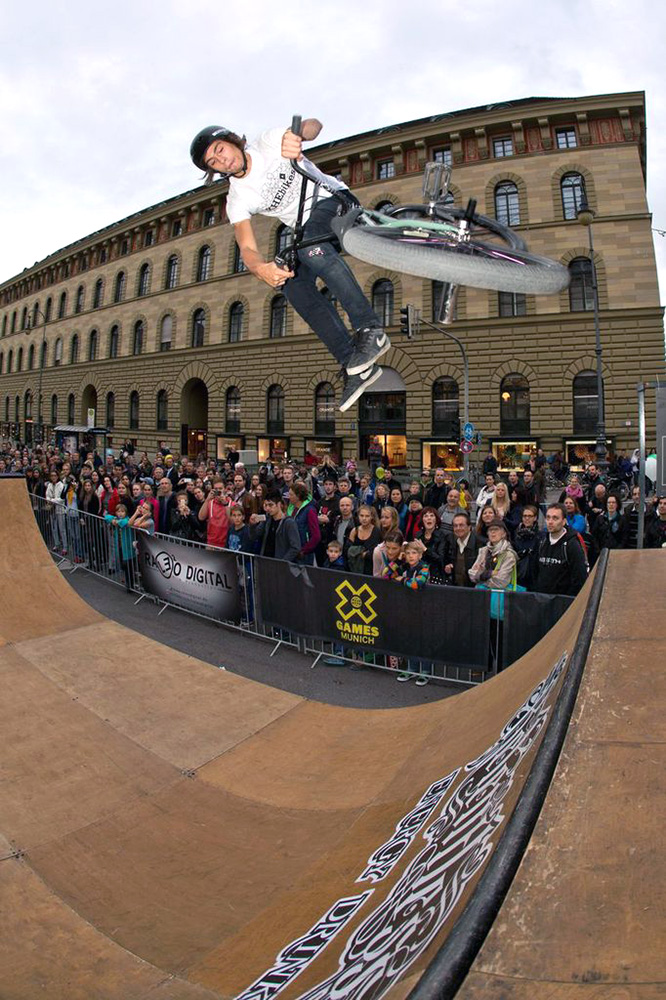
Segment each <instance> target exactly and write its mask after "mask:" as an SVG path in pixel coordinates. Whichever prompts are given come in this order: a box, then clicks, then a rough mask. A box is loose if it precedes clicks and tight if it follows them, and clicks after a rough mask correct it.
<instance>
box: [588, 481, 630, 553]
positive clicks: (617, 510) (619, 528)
mask: <svg viewBox="0 0 666 1000" xmlns="http://www.w3.org/2000/svg"><path fill="white" fill-rule="evenodd" d="M592 537H593V538H594V541H595V542H596V544H597V545H598V547H599V548H600V549H626V548H627V546H628V544H629V522H628V521H627V518H626V517H625V515H624V514H623V513H622V509H621V507H620V500H619V498H618V497H616V496H615V494H614V493H611V494H610V496H609V497H608V500H607V501H606V510H605V511H603V513H601V514H599V516H598V517H597V518H596V519H595V522H594V525H593V527H592Z"/></svg>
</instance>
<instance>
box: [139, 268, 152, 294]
mask: <svg viewBox="0 0 666 1000" xmlns="http://www.w3.org/2000/svg"><path fill="white" fill-rule="evenodd" d="M149 284H150V264H142V265H141V267H140V268H139V281H138V284H137V289H136V294H137V295H138V296H139V298H140V297H141V296H142V295H147V294H148V285H149Z"/></svg>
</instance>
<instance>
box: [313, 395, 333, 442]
mask: <svg viewBox="0 0 666 1000" xmlns="http://www.w3.org/2000/svg"><path fill="white" fill-rule="evenodd" d="M314 432H315V434H319V435H322V436H330V437H333V436H334V435H335V389H334V388H333V386H332V385H331V383H330V382H320V383H319V385H318V386H317V388H316V389H315V419H314Z"/></svg>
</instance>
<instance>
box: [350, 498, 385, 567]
mask: <svg viewBox="0 0 666 1000" xmlns="http://www.w3.org/2000/svg"><path fill="white" fill-rule="evenodd" d="M357 517H358V527H356V528H352V530H351V532H350V533H349V545H348V547H347V553H346V555H347V565H348V566H349V569H350V570H351V571H352V572H353V573H365V574H366V575H367V576H371V575H372V553H373V552H374V550H375V548H376V547H377V546H378V545H379V543H380V542H381V540H382V536H381V532H380V530H379V519H378V518H377V511H376V510H375V509H374V507H369V506H368V505H367V504H362V505H361V506H360V507H359V509H358V515H357Z"/></svg>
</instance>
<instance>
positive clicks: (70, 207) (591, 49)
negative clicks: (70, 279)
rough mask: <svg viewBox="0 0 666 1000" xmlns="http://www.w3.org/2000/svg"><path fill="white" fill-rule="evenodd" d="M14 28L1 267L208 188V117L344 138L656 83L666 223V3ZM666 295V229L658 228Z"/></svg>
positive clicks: (219, 16)
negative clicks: (311, 126) (204, 184)
mask: <svg viewBox="0 0 666 1000" xmlns="http://www.w3.org/2000/svg"><path fill="white" fill-rule="evenodd" d="M3 8H4V9H3V16H2V27H1V29H0V31H1V34H0V120H1V122H2V131H3V136H2V143H1V144H0V181H1V183H2V239H1V240H0V281H4V280H6V279H8V278H10V277H12V276H14V275H16V274H18V273H20V272H21V271H22V270H23V268H25V267H30V266H32V264H33V263H34V262H35V261H38V260H41V259H43V258H44V257H46V256H47V255H48V254H50V253H53V252H54V251H56V250H58V249H60V248H61V247H63V246H66V245H67V244H69V243H72V242H74V241H75V240H77V239H80V238H82V237H84V236H86V235H88V234H89V233H91V232H93V231H94V230H97V229H100V228H102V227H104V226H106V225H109V224H110V223H113V222H115V221H117V220H119V219H122V218H124V217H125V216H127V215H130V214H132V213H133V212H136V211H138V210H140V209H142V208H146V207H148V206H149V205H153V204H155V203H157V202H159V201H161V200H163V199H164V198H170V197H172V196H174V195H177V194H179V193H180V192H182V191H186V190H189V189H191V188H193V187H196V186H197V184H198V182H199V178H200V176H201V175H200V174H199V173H198V172H197V171H196V170H195V169H194V167H193V166H192V164H191V162H190V160H189V155H188V149H189V143H190V141H191V139H192V136H193V134H194V133H195V132H196V131H197V130H198V129H199V128H201V127H202V126H203V125H207V124H210V123H216V124H224V125H228V126H231V127H233V128H235V129H236V130H238V131H241V132H246V133H247V134H248V135H249V136H250V137H251V136H253V135H254V134H256V133H257V132H258V131H259V130H261V129H262V128H265V127H270V126H274V125H277V124H282V123H284V124H285V125H286V124H288V123H289V121H290V120H291V115H292V114H293V113H302V114H303V115H304V116H306V117H307V116H316V117H317V118H319V119H321V120H322V121H323V122H324V131H323V132H322V134H321V137H320V141H321V142H327V141H329V140H332V139H337V138H340V137H342V136H346V135H352V134H354V133H357V132H363V131H365V130H368V129H375V128H379V127H381V126H382V125H387V124H393V123H396V122H402V121H408V120H410V119H414V118H422V117H425V116H427V115H431V114H439V113H442V112H447V111H456V110H460V109H463V108H469V107H474V106H476V105H481V104H488V103H494V102H497V101H505V100H517V99H520V98H524V97H532V96H547V97H566V96H579V95H586V94H603V93H612V92H617V91H630V90H631V91H635V90H645V92H646V100H647V149H648V201H649V205H650V208H651V210H652V212H653V215H654V221H653V226H654V227H655V228H656V229H662V230H664V231H666V179H665V178H664V169H663V168H664V162H665V160H666V87H665V86H664V79H665V77H666V73H665V67H664V63H665V62H666V43H665V38H666V14H665V13H664V8H662V7H661V4H660V3H658V0H633V2H632V3H630V4H627V3H626V2H625V0H585V2H578V0H542V2H541V3H538V2H535V0H528V2H519V0H503V2H501V3H498V2H496V0H473V3H471V4H462V3H458V2H456V3H454V2H452V0H413V2H411V3H407V2H405V0H365V3H364V4H361V3H359V2H358V0H353V2H352V0H336V2H335V3H333V2H328V0H319V2H318V3H316V2H313V0H291V2H290V3H284V2H283V3H277V2H272V3H271V2H267V0H245V2H236V3H224V2H220V0H215V2H213V0H180V2H178V3H175V2H173V0H160V2H157V0H153V2H150V0H131V2H129V0H116V2H115V3H113V4H95V3H90V0H86V2H83V0H69V2H68V3H65V4H54V3H52V2H51V0H49V2H48V3H47V2H46V0H33V2H32V3H29V4H28V5H27V6H24V5H23V4H21V3H17V2H13V3H9V2H8V0H6V2H5V4H3ZM655 244H656V249H657V253H658V260H659V265H660V274H661V292H662V301H664V298H665V297H666V238H664V237H661V236H659V235H658V234H656V233H655Z"/></svg>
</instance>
